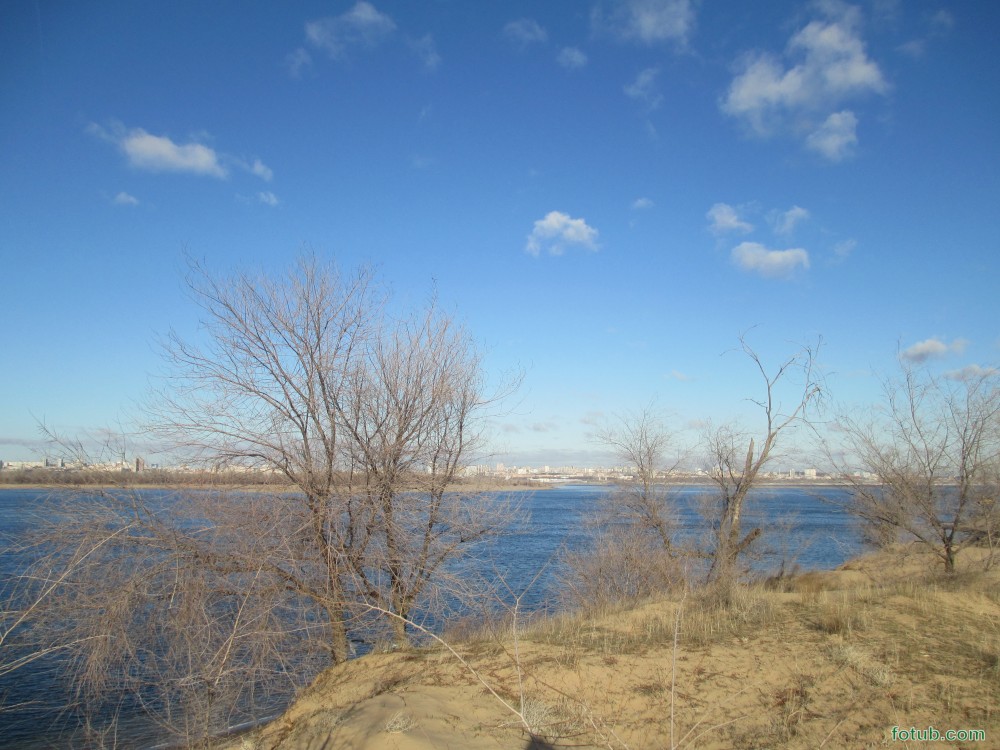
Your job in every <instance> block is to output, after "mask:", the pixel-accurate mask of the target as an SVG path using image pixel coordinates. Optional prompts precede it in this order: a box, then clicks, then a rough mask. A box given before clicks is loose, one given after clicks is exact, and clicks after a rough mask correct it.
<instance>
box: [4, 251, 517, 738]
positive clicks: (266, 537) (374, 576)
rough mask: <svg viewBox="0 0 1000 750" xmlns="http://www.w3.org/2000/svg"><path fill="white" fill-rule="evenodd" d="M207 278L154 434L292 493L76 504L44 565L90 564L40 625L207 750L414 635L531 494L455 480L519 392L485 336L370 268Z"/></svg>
mask: <svg viewBox="0 0 1000 750" xmlns="http://www.w3.org/2000/svg"><path fill="white" fill-rule="evenodd" d="M189 283H190V288H191V290H192V293H193V295H194V298H195V300H196V301H197V303H198V304H199V306H200V308H201V310H202V313H203V317H202V322H203V330H202V332H201V333H202V335H201V336H200V337H199V339H198V342H197V343H191V342H189V341H186V340H183V339H182V338H181V337H179V336H177V335H171V336H170V338H169V340H168V342H167V352H168V356H169V361H170V363H171V365H172V369H171V374H170V377H169V379H168V380H167V382H166V383H165V386H164V387H163V388H162V389H161V391H160V393H158V394H156V399H155V401H154V404H153V407H152V408H151V414H152V419H151V424H150V432H151V434H153V435H155V436H156V437H157V438H158V439H161V440H164V441H166V442H168V443H169V444H170V445H171V446H172V449H173V451H174V453H175V455H177V456H182V457H183V460H185V461H186V462H188V463H189V464H191V465H199V466H214V467H217V468H225V469H228V470H231V471H244V472H248V474H247V475H248V476H251V474H250V472H252V473H258V472H263V473H266V474H269V475H273V476H279V477H282V478H283V479H284V480H285V486H284V487H280V488H278V489H277V490H270V491H263V492H262V491H254V492H238V491H234V490H231V489H230V490H225V489H223V490H219V489H214V490H208V489H205V490H192V491H187V492H184V493H180V494H176V495H171V496H169V497H164V496H161V495H159V494H157V493H146V492H142V491H132V490H131V489H129V488H123V489H122V490H116V491H113V492H102V493H98V494H96V495H95V494H90V495H87V496H84V497H81V499H80V500H79V501H78V502H73V503H63V504H62V508H61V509H58V510H56V509H54V511H53V514H52V518H53V524H52V525H51V526H48V527H46V528H44V529H40V530H39V531H40V534H41V538H42V539H43V542H44V543H45V544H48V545H49V547H50V548H51V554H50V555H48V556H46V557H45V559H40V560H39V561H38V562H37V565H38V566H42V567H38V568H37V571H41V570H43V568H44V569H46V570H67V569H69V570H71V571H72V575H71V576H68V577H66V579H65V580H62V581H60V582H59V584H60V585H59V586H58V587H57V590H54V591H53V592H51V595H49V596H47V599H48V600H50V601H49V603H48V606H46V607H45V608H44V612H40V613H39V616H38V618H36V622H37V624H38V625H39V627H34V628H32V629H31V632H32V633H34V634H35V635H36V636H37V637H38V638H41V639H44V640H45V641H46V643H48V644H57V643H72V644H76V645H75V647H74V648H73V649H72V650H71V661H72V669H71V670H70V671H71V672H72V673H73V674H75V675H76V677H75V683H76V685H77V688H78V696H79V700H80V702H81V705H83V706H85V707H89V708H88V709H87V710H88V711H89V712H90V714H91V715H93V714H94V712H95V711H97V712H104V713H105V714H106V713H108V711H109V710H110V709H109V705H108V702H109V701H111V702H112V703H114V702H115V701H132V702H135V701H139V702H140V703H141V704H142V705H143V706H144V707H145V708H146V710H147V713H148V714H149V715H150V716H151V717H153V718H154V719H155V720H156V721H157V722H159V723H162V724H163V725H164V726H165V727H167V728H168V729H169V731H170V732H171V733H173V734H179V735H181V736H182V737H184V738H185V740H186V741H188V742H189V743H190V742H198V741H201V740H202V739H203V738H205V737H208V736H210V735H211V733H212V732H214V731H218V730H219V729H221V728H225V727H226V726H228V725H229V724H231V722H232V721H233V720H234V718H238V717H240V716H246V714H247V710H248V708H252V707H255V706H256V707H259V706H261V705H266V704H267V703H268V701H270V694H271V692H272V691H273V690H275V689H279V690H284V691H285V692H287V688H288V687H289V686H291V687H295V686H297V685H299V684H301V681H302V680H304V679H308V678H309V677H311V675H312V674H314V672H315V666H316V665H317V664H320V663H323V661H324V659H325V660H327V661H333V662H334V663H338V662H342V661H344V660H345V659H347V658H349V656H350V655H351V652H352V642H351V636H352V634H354V635H357V634H359V633H364V635H365V636H370V628H372V627H373V626H375V625H380V624H381V625H384V626H385V627H386V628H388V629H390V630H391V631H392V632H393V633H394V637H395V639H396V640H397V641H398V642H403V641H405V640H406V639H407V632H406V630H405V623H406V622H407V621H408V620H409V621H412V620H413V618H414V616H415V612H416V611H417V610H418V609H420V608H421V607H426V606H427V605H428V604H429V603H430V602H431V600H432V599H434V598H435V597H441V596H443V595H444V590H445V589H447V593H449V594H450V593H452V592H453V589H455V588H457V587H458V585H459V583H460V581H459V580H458V579H457V578H456V577H450V571H451V570H452V568H453V567H454V563H455V561H456V560H458V559H459V558H460V557H461V556H462V555H464V554H467V553H468V552H469V550H471V549H472V547H473V545H474V544H475V543H476V542H478V541H480V540H482V539H484V538H486V537H488V536H490V535H493V534H496V533H500V532H501V531H502V530H503V529H504V528H505V526H506V525H507V522H508V521H509V520H510V506H509V504H507V503H505V502H503V501H499V500H496V499H495V497H494V496H491V495H485V494H484V495H472V494H469V493H464V492H462V491H461V488H460V487H457V486H456V480H457V479H458V477H459V476H460V474H461V472H462V469H463V467H464V461H466V460H468V457H469V455H470V451H472V450H474V449H476V448H478V447H479V446H480V445H481V443H482V429H483V417H484V415H485V410H486V409H488V408H489V406H490V404H493V403H496V399H497V398H500V397H502V396H503V395H505V394H506V392H507V389H506V388H503V387H501V388H500V389H498V390H497V391H496V392H495V393H490V394H487V392H486V389H487V382H486V378H485V376H484V374H483V370H482V361H481V357H480V354H479V352H478V350H477V349H476V347H475V346H474V344H473V343H472V341H471V338H470V336H469V334H468V333H467V332H466V331H465V330H464V329H462V328H461V327H460V326H458V325H456V324H455V323H454V322H453V321H452V320H451V319H449V318H448V316H446V315H444V314H442V313H441V312H440V311H439V310H438V308H437V307H436V306H434V305H433V304H432V305H430V306H429V307H428V308H427V309H426V310H424V311H423V312H420V313H417V314H415V315H413V316H407V317H403V318H401V319H393V318H392V317H390V315H389V314H388V313H387V312H386V308H387V304H386V300H385V296H384V295H383V294H382V293H381V292H380V291H379V290H378V288H377V287H376V285H375V283H374V281H373V278H372V275H371V273H370V272H368V271H366V270H362V271H359V272H358V273H356V274H354V275H351V276H345V275H342V274H340V273H339V272H337V271H336V270H335V269H333V268H332V267H329V266H324V265H322V264H320V263H319V262H317V261H316V260H315V259H313V258H305V259H303V260H301V261H299V263H298V265H297V266H296V267H295V268H294V269H293V270H292V271H291V272H290V273H289V274H288V275H287V276H286V277H284V278H269V277H266V276H254V275H250V274H237V275H235V276H233V277H231V278H226V279H219V278H215V277H213V276H211V275H210V274H208V273H206V272H205V271H204V269H203V268H201V267H200V266H198V265H197V264H195V265H193V266H192V272H191V278H190V282H189ZM512 384H516V379H515V380H514V381H511V383H509V384H508V385H510V387H513V385H512ZM70 447H71V448H72V447H73V446H70ZM282 490H284V491H282ZM88 550H93V551H92V552H88ZM81 551H82V552H81ZM84 552H86V553H87V554H86V556H85V558H84V561H85V563H86V564H74V565H73V566H72V567H71V568H67V563H72V562H73V561H74V560H77V559H78V558H80V557H81V555H82V554H83V553H84ZM123 561H127V564H124V565H123ZM24 575H25V576H26V577H28V578H30V577H31V576H32V575H33V571H31V570H29V571H26V572H25V574H24ZM385 613H389V614H385ZM373 618H375V620H376V621H373ZM39 647H42V648H45V647H48V646H46V645H45V643H40V644H39ZM115 705H117V704H115ZM111 708H113V706H112V707H111ZM112 712H113V711H112Z"/></svg>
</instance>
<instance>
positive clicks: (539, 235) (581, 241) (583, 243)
mask: <svg viewBox="0 0 1000 750" xmlns="http://www.w3.org/2000/svg"><path fill="white" fill-rule="evenodd" d="M597 234H598V232H597V230H596V229H594V228H593V227H591V226H588V225H587V222H586V221H584V220H583V219H573V218H571V217H570V216H568V215H567V214H564V213H562V212H561V211H550V212H549V213H548V214H546V215H545V218H544V219H539V220H538V221H536V222H535V226H534V228H533V229H532V230H531V234H529V235H528V241H527V243H526V244H525V246H524V251H525V252H526V253H528V254H529V255H534V256H536V257H537V256H538V255H540V254H541V253H542V251H543V250H547V251H548V253H549V255H562V254H563V253H564V252H566V249H567V248H568V247H571V246H578V247H582V248H584V249H586V250H590V251H594V252H596V251H597V250H598V248H599V246H598V244H597Z"/></svg>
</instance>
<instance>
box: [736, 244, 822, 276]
mask: <svg viewBox="0 0 1000 750" xmlns="http://www.w3.org/2000/svg"><path fill="white" fill-rule="evenodd" d="M730 257H731V259H732V261H733V263H734V264H735V265H736V266H737V267H738V268H740V269H742V270H744V271H749V272H752V273H756V274H758V275H760V276H763V277H765V278H769V279H789V278H792V277H793V276H794V275H795V272H796V271H798V270H800V269H801V270H807V269H808V268H809V253H808V252H806V251H805V250H803V249H802V248H792V249H790V250H770V249H768V248H766V247H764V246H763V245H761V244H760V243H759V242H741V243H740V244H739V245H737V246H736V247H734V248H733V250H732V253H730Z"/></svg>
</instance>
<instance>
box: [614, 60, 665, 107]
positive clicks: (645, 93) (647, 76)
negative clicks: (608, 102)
mask: <svg viewBox="0 0 1000 750" xmlns="http://www.w3.org/2000/svg"><path fill="white" fill-rule="evenodd" d="M659 73H660V69H659V68H646V69H645V70H642V71H640V72H639V75H637V76H636V77H635V80H634V81H632V83H630V84H628V85H627V86H626V87H625V89H624V91H625V95H626V96H628V97H629V98H630V99H635V100H636V101H638V102H642V103H644V104H645V105H646V106H647V107H649V108H650V109H656V108H657V107H659V106H660V104H662V103H663V95H662V94H660V93H659V92H658V91H657V90H656V77H657V76H658V75H659Z"/></svg>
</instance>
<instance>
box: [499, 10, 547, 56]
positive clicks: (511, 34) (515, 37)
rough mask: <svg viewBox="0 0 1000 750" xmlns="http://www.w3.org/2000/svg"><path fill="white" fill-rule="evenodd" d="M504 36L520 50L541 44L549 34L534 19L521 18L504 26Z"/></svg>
mask: <svg viewBox="0 0 1000 750" xmlns="http://www.w3.org/2000/svg"><path fill="white" fill-rule="evenodd" d="M503 36H504V38H505V39H507V41H509V42H511V43H512V44H513V45H514V46H515V47H517V48H518V49H522V50H523V49H525V48H526V47H529V46H530V45H532V44H541V43H542V42H545V41H546V40H547V39H548V38H549V35H548V32H546V31H545V29H543V28H542V26H541V25H540V24H539V23H538V21H536V20H534V19H533V18H519V19H517V20H516V21H511V22H510V23H508V24H506V25H504V27H503Z"/></svg>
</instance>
